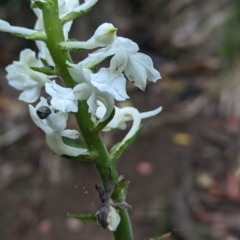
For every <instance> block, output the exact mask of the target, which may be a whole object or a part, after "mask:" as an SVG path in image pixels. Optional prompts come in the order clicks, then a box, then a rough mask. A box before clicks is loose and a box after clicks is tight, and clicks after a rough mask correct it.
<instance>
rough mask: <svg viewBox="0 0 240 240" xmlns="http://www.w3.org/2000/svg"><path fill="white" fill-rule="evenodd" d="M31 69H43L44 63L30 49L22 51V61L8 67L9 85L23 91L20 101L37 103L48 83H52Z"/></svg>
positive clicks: (43, 75) (46, 77)
mask: <svg viewBox="0 0 240 240" xmlns="http://www.w3.org/2000/svg"><path fill="white" fill-rule="evenodd" d="M30 67H43V64H42V62H41V61H39V60H38V59H37V58H36V54H35V52H33V51H32V50H30V49H25V50H23V51H21V53H20V60H19V61H14V62H13V64H11V65H8V66H7V67H6V71H7V76H6V77H7V80H8V83H9V85H10V86H12V87H13V88H15V89H17V90H20V91H22V93H21V94H20V96H19V100H22V101H24V102H28V103H32V102H35V101H36V100H37V99H38V98H39V96H40V93H41V89H42V87H43V86H44V85H45V83H46V82H50V79H49V77H48V76H46V75H45V74H43V73H40V72H36V71H34V70H32V69H31V68H30Z"/></svg>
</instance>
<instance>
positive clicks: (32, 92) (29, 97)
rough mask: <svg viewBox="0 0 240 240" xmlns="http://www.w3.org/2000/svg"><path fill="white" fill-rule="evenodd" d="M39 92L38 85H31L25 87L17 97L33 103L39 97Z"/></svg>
mask: <svg viewBox="0 0 240 240" xmlns="http://www.w3.org/2000/svg"><path fill="white" fill-rule="evenodd" d="M40 92H41V87H40V86H36V87H32V88H29V89H28V88H27V89H25V90H24V91H23V92H22V93H21V94H20V96H19V98H18V99H19V100H21V101H24V102H27V103H33V102H35V101H37V99H38V98H39V96H40Z"/></svg>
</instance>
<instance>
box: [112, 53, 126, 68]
mask: <svg viewBox="0 0 240 240" xmlns="http://www.w3.org/2000/svg"><path fill="white" fill-rule="evenodd" d="M127 63H128V54H127V52H126V51H124V50H119V51H118V52H116V54H115V55H114V56H113V57H112V59H111V61H110V69H111V71H113V72H116V73H121V72H123V71H124V69H125V68H126V67H127Z"/></svg>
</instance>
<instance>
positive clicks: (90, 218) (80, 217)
mask: <svg viewBox="0 0 240 240" xmlns="http://www.w3.org/2000/svg"><path fill="white" fill-rule="evenodd" d="M67 216H68V217H72V218H75V219H78V220H81V221H85V222H97V216H96V214H92V213H86V214H75V213H67Z"/></svg>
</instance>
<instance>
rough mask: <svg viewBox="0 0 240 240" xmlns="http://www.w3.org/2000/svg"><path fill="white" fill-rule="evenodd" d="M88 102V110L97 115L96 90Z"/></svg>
mask: <svg viewBox="0 0 240 240" xmlns="http://www.w3.org/2000/svg"><path fill="white" fill-rule="evenodd" d="M87 104H88V112H89V113H92V115H96V111H97V99H96V92H95V91H94V92H93V93H92V94H91V96H90V97H89V98H88V100H87Z"/></svg>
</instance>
